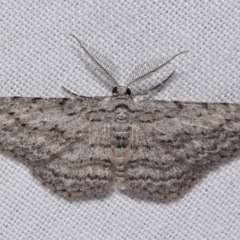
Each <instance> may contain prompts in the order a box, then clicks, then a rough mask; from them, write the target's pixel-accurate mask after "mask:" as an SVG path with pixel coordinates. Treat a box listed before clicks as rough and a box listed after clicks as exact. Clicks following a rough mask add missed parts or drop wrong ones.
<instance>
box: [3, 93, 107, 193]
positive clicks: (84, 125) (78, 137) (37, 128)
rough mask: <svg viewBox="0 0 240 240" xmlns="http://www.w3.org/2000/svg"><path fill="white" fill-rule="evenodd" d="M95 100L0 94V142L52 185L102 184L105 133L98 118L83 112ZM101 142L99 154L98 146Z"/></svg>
mask: <svg viewBox="0 0 240 240" xmlns="http://www.w3.org/2000/svg"><path fill="white" fill-rule="evenodd" d="M99 104H101V101H96V100H93V99H41V98H0V147H1V149H2V150H6V151H9V152H11V153H13V154H14V155H16V156H19V157H22V158H23V159H24V160H26V161H27V162H28V163H29V164H30V165H31V166H32V168H33V170H34V171H35V172H36V174H37V175H38V176H40V177H41V178H42V180H43V181H44V182H46V183H49V184H50V185H52V186H53V188H54V189H55V190H58V191H63V192H70V193H75V192H79V193H89V192H91V191H97V190H98V189H101V188H104V186H105V185H106V184H107V182H109V181H110V178H111V172H110V170H111V169H110V168H111V166H110V154H109V149H108V148H109V146H110V145H109V143H108V141H107V139H110V137H109V132H108V130H107V128H106V126H105V125H104V123H103V122H102V121H98V122H90V120H89V116H87V112H88V111H87V110H88V109H89V106H91V109H94V108H95V107H97V106H99ZM104 126H105V127H104ZM100 132H101V136H97V134H100ZM102 147H103V149H102V151H103V152H99V153H101V154H102V156H103V159H100V158H99V156H98V157H96V151H101V148H102ZM96 149H97V150H96ZM100 161H102V162H101V163H100ZM98 180H100V183H97V182H98Z"/></svg>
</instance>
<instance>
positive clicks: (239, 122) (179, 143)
mask: <svg viewBox="0 0 240 240" xmlns="http://www.w3.org/2000/svg"><path fill="white" fill-rule="evenodd" d="M138 104H139V106H140V108H142V110H143V112H142V113H141V115H140V116H139V123H136V124H134V127H133V132H132V146H131V151H130V159H129V162H128V168H127V172H126V177H127V184H128V185H129V187H130V188H131V189H132V190H135V191H139V192H146V193H148V194H153V195H158V196H163V197H165V196H167V195H175V194H178V193H180V192H181V191H183V190H185V189H186V188H188V187H189V185H190V184H191V183H192V182H193V181H194V180H195V179H196V178H198V177H199V176H200V174H201V173H202V172H203V171H204V170H206V168H207V167H209V166H210V165H212V164H215V163H217V162H219V161H220V160H221V159H223V158H230V157H231V156H233V155H234V154H235V153H237V151H238V150H239V149H240V105H237V104H221V103H184V102H163V101H142V102H139V103H138Z"/></svg>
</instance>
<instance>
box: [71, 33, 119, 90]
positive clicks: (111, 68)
mask: <svg viewBox="0 0 240 240" xmlns="http://www.w3.org/2000/svg"><path fill="white" fill-rule="evenodd" d="M70 35H71V36H72V37H74V38H75V39H76V40H77V41H78V43H79V44H80V45H81V47H82V48H83V50H84V51H85V52H86V53H87V55H88V56H89V57H90V58H91V59H92V60H93V61H94V62H95V63H96V64H97V65H98V66H99V67H101V68H102V69H103V70H104V72H105V73H106V74H107V75H108V76H110V78H111V80H112V82H113V83H114V84H116V85H117V86H119V84H118V82H117V80H116V79H118V78H119V72H118V69H117V66H116V65H115V64H114V63H113V61H112V60H111V59H109V58H108V57H107V56H106V55H105V54H103V53H101V52H100V51H98V50H96V49H94V48H92V47H90V46H88V45H87V44H85V43H83V42H81V41H80V40H79V39H78V38H77V37H75V36H74V35H73V34H70Z"/></svg>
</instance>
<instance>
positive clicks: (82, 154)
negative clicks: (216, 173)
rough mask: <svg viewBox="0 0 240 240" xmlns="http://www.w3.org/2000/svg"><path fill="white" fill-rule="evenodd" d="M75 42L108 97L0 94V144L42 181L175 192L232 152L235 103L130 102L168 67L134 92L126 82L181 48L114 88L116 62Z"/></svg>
mask: <svg viewBox="0 0 240 240" xmlns="http://www.w3.org/2000/svg"><path fill="white" fill-rule="evenodd" d="M76 39H77V38H76ZM77 41H78V42H79V43H80V45H81V47H82V49H83V50H84V51H85V52H86V53H87V54H88V55H89V56H90V58H91V59H92V60H93V61H94V62H95V63H96V64H97V65H98V66H99V67H101V68H102V69H103V71H105V73H106V74H107V75H108V76H109V77H110V79H111V80H112V83H113V84H114V87H113V89H112V95H111V96H102V97H101V96H100V97H86V96H78V95H76V94H74V93H71V92H70V93H71V94H73V95H74V98H48V99H44V98H28V97H1V98H0V147H1V149H2V150H5V151H8V152H10V153H12V154H13V155H14V156H16V157H20V158H22V159H23V160H24V161H25V162H26V163H27V164H28V165H29V166H30V168H31V169H32V171H33V173H34V175H35V176H37V177H38V178H39V179H41V181H42V182H43V183H44V184H45V185H47V186H49V187H50V188H51V189H53V190H54V191H55V192H58V193H62V194H66V195H68V196H78V195H88V194H93V193H96V192H101V191H105V190H107V189H108V188H109V187H110V186H111V183H112V182H113V180H115V181H116V182H117V186H118V187H119V189H121V190H126V189H127V190H130V191H133V192H140V193H146V194H147V195H154V196H157V197H159V198H163V197H168V196H176V195H178V194H179V193H181V192H182V191H184V190H186V189H187V188H189V186H190V185H191V184H192V183H193V182H194V181H195V180H196V179H197V178H199V176H201V174H202V173H203V172H205V171H206V170H207V169H208V168H209V167H210V166H211V165H212V164H215V163H218V162H220V160H221V159H223V158H230V157H232V156H233V155H234V154H235V153H237V151H238V150H239V148H240V134H239V133H240V105H238V104H228V103H193V102H178V101H153V100H142V101H134V97H135V96H139V95H146V94H148V93H149V92H150V91H152V90H153V89H156V88H158V87H160V86H161V85H162V84H163V83H164V82H166V81H167V80H168V79H169V78H170V77H171V76H172V74H173V73H174V72H172V73H171V74H170V75H169V77H168V78H167V79H166V80H165V81H164V82H163V83H160V84H158V85H157V86H155V87H153V88H150V89H148V90H145V91H142V92H139V93H136V94H132V93H131V90H130V88H129V86H130V85H131V84H135V83H136V82H138V81H140V80H141V79H143V78H144V77H146V76H148V75H149V74H151V73H153V72H155V71H157V70H158V69H160V68H162V67H163V66H164V65H166V64H167V63H169V62H170V61H171V60H172V59H174V58H175V57H176V56H178V55H179V54H181V53H182V52H181V53H179V54H176V55H174V56H173V57H170V58H169V59H167V61H164V62H163V61H162V60H160V59H154V60H152V61H150V62H147V63H143V64H140V65H139V66H137V67H136V68H135V69H134V70H133V72H132V73H131V74H130V76H129V84H128V85H127V86H122V85H120V84H119V83H118V81H117V80H118V77H119V72H118V69H117V67H116V65H115V64H114V63H113V62H112V61H111V60H110V59H109V58H108V57H107V56H106V55H105V54H103V53H101V52H100V51H98V50H95V49H94V48H92V47H90V46H88V45H87V44H85V43H83V42H81V41H79V40H78V39H77ZM66 91H68V90H66ZM68 92H69V91H68Z"/></svg>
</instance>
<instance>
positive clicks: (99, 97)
mask: <svg viewBox="0 0 240 240" xmlns="http://www.w3.org/2000/svg"><path fill="white" fill-rule="evenodd" d="M62 89H63V90H64V91H66V92H67V93H69V94H71V95H73V96H75V97H80V98H92V99H103V98H109V97H111V96H97V97H88V96H82V95H78V94H76V93H73V92H71V91H70V90H68V89H67V88H65V87H63V86H62Z"/></svg>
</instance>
